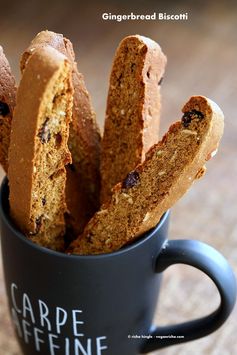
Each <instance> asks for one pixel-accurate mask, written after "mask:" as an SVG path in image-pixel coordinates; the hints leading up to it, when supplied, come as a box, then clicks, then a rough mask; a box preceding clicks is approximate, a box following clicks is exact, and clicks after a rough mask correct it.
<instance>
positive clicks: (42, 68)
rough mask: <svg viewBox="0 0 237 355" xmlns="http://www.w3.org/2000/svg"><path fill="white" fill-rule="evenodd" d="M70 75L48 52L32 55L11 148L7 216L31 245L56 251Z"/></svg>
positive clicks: (60, 58)
mask: <svg viewBox="0 0 237 355" xmlns="http://www.w3.org/2000/svg"><path fill="white" fill-rule="evenodd" d="M71 71H72V70H71V65H70V63H69V62H68V60H67V58H66V57H65V56H64V55H62V54H61V53H59V52H58V51H57V50H55V49H53V48H52V47H45V48H40V49H37V50H35V51H34V53H33V54H32V56H31V58H30V59H29V61H28V63H27V66H26V68H25V70H24V74H23V76H22V79H21V82H20V85H19V88H18V92H17V102H16V108H15V111H14V116H13V120H12V132H11V143H10V149H9V169H8V178H9V187H10V212H11V216H12V218H13V220H14V221H15V223H16V224H17V225H18V227H19V228H20V230H21V231H22V232H23V233H25V234H26V235H27V236H28V237H29V238H31V239H32V240H33V241H34V242H36V243H37V244H39V245H41V246H45V247H48V248H51V249H55V250H63V248H64V233H65V222H64V213H65V211H66V203H65V184H66V169H65V165H66V164H67V163H70V162H71V155H70V152H69V150H68V146H67V141H68V135H69V123H70V121H71V114H72V104H73V103H72V100H73V89H72V84H71Z"/></svg>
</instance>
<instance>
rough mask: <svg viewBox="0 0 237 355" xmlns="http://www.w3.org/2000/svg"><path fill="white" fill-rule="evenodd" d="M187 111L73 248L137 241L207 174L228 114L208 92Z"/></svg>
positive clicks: (104, 249) (105, 248)
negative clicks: (198, 179)
mask: <svg viewBox="0 0 237 355" xmlns="http://www.w3.org/2000/svg"><path fill="white" fill-rule="evenodd" d="M183 113H184V114H183V117H182V119H181V121H179V122H176V123H175V124H173V125H172V126H171V127H170V129H169V131H168V132H167V133H166V134H165V136H164V137H163V139H162V140H161V141H160V142H159V143H158V144H156V145H154V146H153V147H152V148H151V149H150V150H149V152H148V153H147V155H146V159H145V161H144V163H143V164H140V165H138V166H137V168H136V169H135V170H133V171H132V172H130V173H129V174H128V175H127V177H126V178H125V180H124V181H123V182H122V183H120V184H118V185H117V186H115V188H114V190H113V195H112V199H111V202H110V203H108V204H105V205H103V206H102V208H101V210H100V211H99V212H97V213H96V214H95V216H94V217H93V218H92V219H91V220H90V222H89V223H88V225H87V227H86V228H85V230H84V232H83V234H82V235H81V236H79V237H78V239H77V240H76V241H74V242H73V243H72V244H71V248H70V252H71V253H75V254H99V253H108V252H113V251H115V250H118V249H119V248H121V247H122V246H124V245H126V244H127V243H130V242H132V241H133V240H135V239H136V238H137V237H139V236H140V235H141V234H143V233H144V232H146V231H148V230H149V229H150V228H152V227H154V226H155V225H156V224H157V223H158V222H159V220H160V218H161V216H162V214H163V213H164V212H165V211H166V210H168V209H169V208H170V207H171V206H172V205H173V204H174V203H175V202H176V201H177V200H178V199H179V198H180V197H181V196H182V195H183V194H184V193H185V192H186V191H187V190H188V189H189V188H190V186H191V185H192V183H193V181H194V180H195V179H196V178H199V177H200V176H202V174H203V166H204V165H205V163H206V161H207V160H209V159H210V158H211V157H212V156H213V155H214V154H215V152H216V149H217V147H218V144H219V141H220V139H221V136H222V133H223V127H224V116H223V113H222V112H221V110H220V109H219V107H218V106H217V105H216V104H215V103H214V102H212V101H211V100H209V99H207V98H205V97H203V96H193V97H191V98H190V100H189V101H188V102H187V103H186V105H185V106H184V108H183Z"/></svg>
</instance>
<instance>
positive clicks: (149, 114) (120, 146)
mask: <svg viewBox="0 0 237 355" xmlns="http://www.w3.org/2000/svg"><path fill="white" fill-rule="evenodd" d="M165 65H166V57H165V55H164V54H163V52H162V50H161V48H160V46H159V45H158V44H157V43H156V42H154V41H152V40H151V39H149V38H146V37H143V36H139V35H134V36H128V37H126V38H124V39H123V40H122V42H121V43H120V44H119V47H118V48H117V51H116V53H115V58H114V62H113V67H112V71H111V75H110V83H109V91H108V98H107V109H106V117H105V125H104V135H103V139H102V153H101V203H104V202H106V201H107V200H109V199H110V197H111V189H112V187H113V186H114V185H115V184H116V183H118V182H120V181H122V180H123V179H124V178H125V177H126V175H127V174H128V172H129V171H131V170H133V169H134V168H135V167H136V166H137V165H138V164H139V163H141V162H143V161H144V159H145V153H146V152H147V151H148V150H149V148H150V147H151V146H152V145H153V144H155V143H157V142H158V138H159V137H158V135H159V122H160V108H161V97H160V87H161V85H160V84H161V82H162V78H163V75H164V70H165Z"/></svg>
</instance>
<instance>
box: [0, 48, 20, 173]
mask: <svg viewBox="0 0 237 355" xmlns="http://www.w3.org/2000/svg"><path fill="white" fill-rule="evenodd" d="M15 104H16V85H15V78H14V76H13V75H12V72H11V68H10V65H9V63H8V60H7V58H6V57H5V54H4V52H3V49H2V47H1V46H0V164H1V165H2V167H3V169H4V170H5V172H7V169H8V149H9V144H10V133H11V122H12V115H13V110H14V107H15Z"/></svg>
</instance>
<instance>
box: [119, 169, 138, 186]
mask: <svg viewBox="0 0 237 355" xmlns="http://www.w3.org/2000/svg"><path fill="white" fill-rule="evenodd" d="M139 180H140V177H139V174H138V172H137V171H136V170H134V171H131V172H130V173H128V175H127V176H126V178H125V179H124V181H123V183H122V188H124V189H129V188H131V187H133V186H135V185H137V184H138V182H139Z"/></svg>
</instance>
